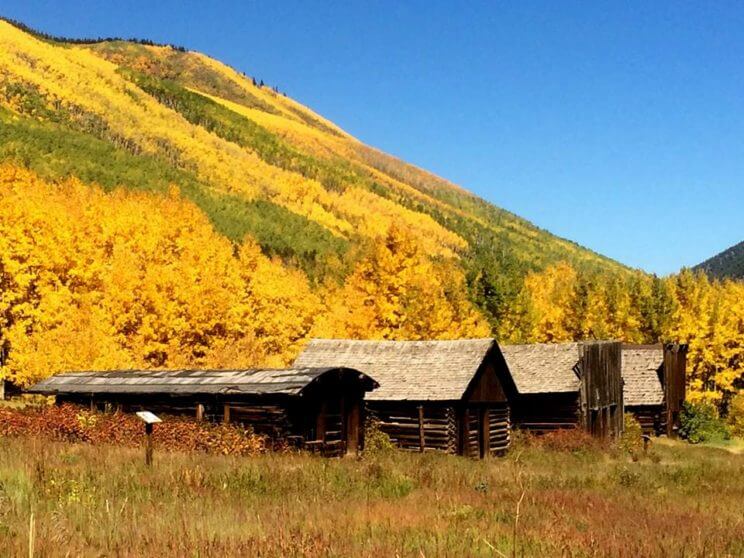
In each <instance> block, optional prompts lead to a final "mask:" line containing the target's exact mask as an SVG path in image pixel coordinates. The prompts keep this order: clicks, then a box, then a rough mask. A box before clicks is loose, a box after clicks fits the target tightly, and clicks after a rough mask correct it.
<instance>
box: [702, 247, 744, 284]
mask: <svg viewBox="0 0 744 558" xmlns="http://www.w3.org/2000/svg"><path fill="white" fill-rule="evenodd" d="M695 269H701V270H703V271H705V272H706V273H707V274H708V275H711V276H712V277H717V278H719V279H723V278H725V277H729V278H731V279H744V241H742V242H739V244H735V245H734V246H732V247H731V248H727V249H726V250H724V251H723V252H721V253H720V254H716V255H715V256H713V257H712V258H709V259H707V260H705V261H704V262H703V263H701V264H698V265H697V266H695Z"/></svg>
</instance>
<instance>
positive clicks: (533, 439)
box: [527, 428, 607, 452]
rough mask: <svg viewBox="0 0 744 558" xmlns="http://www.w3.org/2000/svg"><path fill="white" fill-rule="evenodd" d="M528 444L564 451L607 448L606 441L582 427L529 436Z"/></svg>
mask: <svg viewBox="0 0 744 558" xmlns="http://www.w3.org/2000/svg"><path fill="white" fill-rule="evenodd" d="M527 445H530V446H534V447H539V448H542V449H546V450H552V451H564V452H576V451H587V450H595V451H596V450H601V449H607V448H606V443H605V442H604V441H602V440H600V439H598V438H595V437H593V436H592V435H591V434H589V433H588V432H586V431H585V430H582V429H580V428H571V429H560V430H556V431H554V432H548V433H546V434H543V435H541V436H528V437H527Z"/></svg>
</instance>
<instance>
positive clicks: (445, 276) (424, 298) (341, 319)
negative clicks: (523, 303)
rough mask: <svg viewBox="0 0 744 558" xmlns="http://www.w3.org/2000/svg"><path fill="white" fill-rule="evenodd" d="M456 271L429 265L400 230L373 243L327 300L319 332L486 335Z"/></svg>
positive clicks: (436, 336) (379, 335) (376, 335)
mask: <svg viewBox="0 0 744 558" xmlns="http://www.w3.org/2000/svg"><path fill="white" fill-rule="evenodd" d="M466 292H467V290H466V288H465V285H464V278H463V277H462V273H461V272H460V271H459V270H458V269H457V268H456V267H455V266H453V265H451V264H449V263H447V262H440V263H434V262H432V261H431V260H430V259H429V258H427V257H426V255H425V254H424V253H423V251H422V250H421V248H420V246H419V245H418V244H417V243H416V242H415V240H414V238H413V236H412V235H411V233H410V232H408V231H407V230H406V229H403V228H401V227H398V226H392V227H391V228H390V229H389V231H388V232H387V234H386V235H385V236H384V237H383V238H381V239H379V240H378V241H377V242H375V244H374V246H373V247H372V251H371V253H370V254H369V256H368V257H367V258H365V259H363V260H362V261H361V262H359V264H357V266H356V268H355V269H354V271H353V272H352V274H351V275H350V276H349V277H348V278H347V280H346V283H345V284H344V286H343V288H342V289H341V292H340V293H338V295H331V297H332V298H333V303H332V313H331V316H330V318H329V320H330V323H329V324H328V325H327V326H326V330H325V331H322V333H324V334H330V335H335V336H343V337H351V338H356V339H455V338H459V337H479V336H486V335H488V334H489V331H490V330H489V327H488V325H487V323H486V321H485V320H484V319H483V317H482V316H481V315H480V313H478V312H477V311H476V310H475V309H474V308H473V306H472V305H471V303H470V302H469V301H468V300H467V298H466V296H465V293H466Z"/></svg>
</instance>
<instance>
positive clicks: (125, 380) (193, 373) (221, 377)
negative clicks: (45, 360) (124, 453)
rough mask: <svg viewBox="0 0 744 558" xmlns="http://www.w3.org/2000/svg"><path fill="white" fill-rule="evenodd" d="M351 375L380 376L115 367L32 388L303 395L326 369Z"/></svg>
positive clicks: (367, 382) (361, 377)
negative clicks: (106, 370) (110, 370)
mask: <svg viewBox="0 0 744 558" xmlns="http://www.w3.org/2000/svg"><path fill="white" fill-rule="evenodd" d="M333 373H337V374H339V375H353V376H355V377H357V378H358V379H359V380H361V381H362V383H363V385H364V386H365V389H367V390H370V389H374V387H375V386H376V382H375V381H374V380H372V379H371V378H369V377H368V376H366V375H364V374H361V373H360V372H358V371H357V370H350V369H347V368H339V367H332V368H329V367H325V368H295V369H287V370H268V369H261V370H117V371H112V372H69V373H64V374H57V375H56V376H52V377H50V378H47V379H46V380H43V381H41V382H39V383H38V384H36V385H34V386H33V387H31V388H30V389H29V390H28V392H30V393H41V394H45V395H56V394H61V393H62V394H64V393H66V394H73V393H74V394H104V393H105V394H169V395H171V394H173V395H197V394H219V395H233V394H234V395H268V394H283V395H300V394H301V393H302V392H303V390H304V389H305V388H307V387H308V386H309V385H311V384H312V383H313V382H314V381H316V380H318V379H320V378H321V377H323V376H325V375H327V374H333Z"/></svg>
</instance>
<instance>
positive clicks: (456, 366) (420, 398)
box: [294, 339, 510, 458]
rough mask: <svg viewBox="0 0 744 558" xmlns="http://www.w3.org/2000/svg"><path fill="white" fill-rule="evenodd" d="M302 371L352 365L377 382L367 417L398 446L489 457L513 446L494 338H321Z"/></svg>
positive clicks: (304, 356)
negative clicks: (450, 339) (431, 339)
mask: <svg viewBox="0 0 744 558" xmlns="http://www.w3.org/2000/svg"><path fill="white" fill-rule="evenodd" d="M294 365H295V366H298V367H304V366H349V367H352V368H355V369H358V370H361V371H362V372H364V373H365V374H369V375H370V376H372V377H374V378H375V379H376V380H377V381H378V382H379V383H380V387H379V389H377V390H375V391H373V392H371V393H370V394H369V395H368V397H367V398H366V400H365V407H366V409H367V416H368V417H369V418H370V420H371V421H374V422H375V423H376V424H377V425H378V426H379V428H380V429H381V430H382V431H383V432H384V433H386V434H387V435H388V436H389V437H390V439H391V441H392V442H393V443H394V444H396V445H397V446H398V447H400V448H402V449H406V450H412V451H422V452H423V451H440V452H446V453H453V454H460V455H466V456H470V457H479V458H482V457H486V456H488V455H495V454H500V453H503V452H504V451H506V449H507V448H508V446H509V440H510V418H509V405H508V402H507V397H506V392H507V390H508V389H509V386H508V383H509V381H510V379H509V375H508V372H507V370H506V365H505V363H504V359H503V357H501V353H500V351H499V347H498V344H497V343H496V342H495V341H494V340H493V339H463V340H455V341H356V340H345V339H344V340H340V339H314V340H312V341H311V342H310V343H309V344H308V345H307V347H306V348H305V350H304V351H303V352H302V353H301V354H300V356H299V357H298V358H297V360H296V361H295V363H294Z"/></svg>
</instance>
